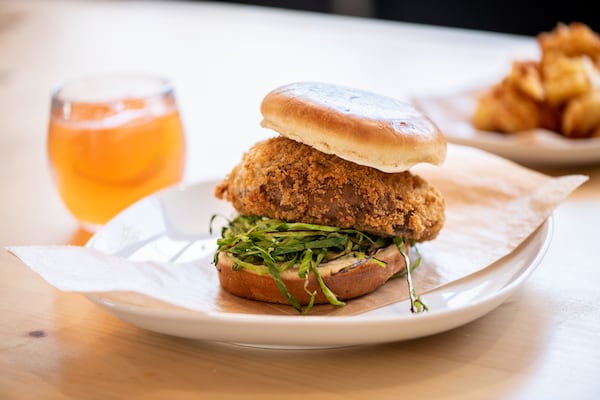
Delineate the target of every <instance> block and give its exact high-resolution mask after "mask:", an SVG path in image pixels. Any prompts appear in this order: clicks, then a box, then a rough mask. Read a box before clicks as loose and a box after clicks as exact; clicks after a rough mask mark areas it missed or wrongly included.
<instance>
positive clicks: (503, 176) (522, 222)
mask: <svg viewBox="0 0 600 400" xmlns="http://www.w3.org/2000/svg"><path fill="white" fill-rule="evenodd" d="M412 171H413V173H415V174H418V175H421V176H422V177H424V178H425V179H426V180H428V181H429V182H430V183H432V184H433V185H435V186H436V187H437V188H438V189H439V190H440V191H441V192H442V194H443V195H444V197H445V200H446V223H445V225H444V228H443V229H442V231H441V232H440V234H439V236H438V237H437V238H436V239H435V240H433V241H430V242H426V243H421V244H419V245H418V248H419V252H420V255H421V257H422V261H421V265H420V266H419V268H417V270H416V271H415V272H414V273H413V283H414V286H415V288H416V291H417V293H419V294H424V293H426V292H428V291H430V290H433V289H435V288H438V287H441V286H443V285H445V284H447V283H449V282H452V281H455V280H457V279H460V278H463V277H465V276H467V275H470V274H473V273H475V272H478V271H480V270H482V269H484V268H486V267H488V266H490V265H491V264H493V263H494V262H496V261H497V260H499V259H501V258H502V257H504V256H506V255H508V254H510V253H511V252H512V251H513V250H515V249H516V248H517V247H518V246H519V245H520V244H521V243H523V242H524V241H525V240H526V239H527V238H528V237H529V236H530V235H531V234H532V233H533V232H534V231H535V230H536V229H537V228H538V227H540V226H541V225H542V224H543V223H544V221H545V220H546V219H547V218H548V217H550V215H551V214H552V212H553V210H554V209H555V208H556V207H557V206H558V205H559V204H560V203H561V202H562V201H564V200H565V199H566V198H567V197H568V196H569V194H570V193H572V192H573V191H574V190H575V189H576V188H577V187H578V186H580V185H581V184H583V183H584V182H585V181H586V180H587V179H588V178H587V177H586V176H583V175H567V176H562V177H549V176H546V175H543V174H541V173H538V172H536V171H533V170H530V169H527V168H524V167H522V166H519V165H518V164H515V163H513V162H510V161H508V160H505V159H503V158H500V157H498V156H495V155H492V154H489V153H486V152H484V151H481V150H477V149H474V148H470V147H465V146H459V145H449V146H448V155H447V158H446V161H445V163H444V164H443V165H441V166H432V165H428V164H421V165H418V166H416V167H414V169H413V170H412ZM207 187H210V186H207ZM211 195H212V192H211ZM199 201H200V200H199ZM202 207H211V204H204V203H202ZM215 212H216V211H215ZM148 217H149V218H151V217H152V216H148ZM206 225H207V226H208V221H206ZM189 247H190V249H191V248H193V247H194V246H192V244H191V243H190V246H189ZM198 248H201V251H199V253H198V257H196V258H195V259H190V258H189V257H187V258H186V259H185V260H181V261H176V262H168V261H167V262H165V261H163V260H152V259H149V260H139V259H135V260H132V259H129V258H127V257H123V256H118V255H114V254H105V253H102V252H100V251H98V250H94V249H92V248H89V247H77V246H12V247H8V248H7V249H8V251H9V252H11V253H12V254H14V255H15V256H17V257H18V258H20V259H21V260H22V262H23V263H24V264H25V265H27V266H29V267H30V268H31V269H32V270H34V271H35V272H37V273H38V274H39V275H41V276H42V277H43V278H44V279H45V280H46V281H47V282H48V283H50V284H51V285H53V286H54V287H56V288H58V289H60V290H63V291H68V292H80V293H85V294H94V295H100V296H102V297H105V298H110V299H114V300H115V301H120V302H126V303H129V304H136V305H141V306H143V307H149V308H161V309H178V310H188V311H190V310H191V311H196V312H203V313H215V312H216V313H219V312H227V313H262V314H275V315H282V314H287V315H297V312H296V311H295V310H294V309H293V308H292V307H289V306H284V305H272V304H267V303H261V302H256V301H250V300H244V299H241V298H237V297H235V296H232V295H230V294H228V293H225V292H224V291H223V290H221V289H220V287H219V281H218V276H217V271H216V269H215V267H214V265H213V264H212V263H211V261H212V252H213V251H214V249H215V248H216V243H215V242H214V241H213V240H210V241H209V242H208V244H206V242H204V244H203V245H202V246H198ZM407 298H408V292H407V285H406V281H405V279H395V280H392V281H389V282H388V283H386V284H385V285H384V286H383V287H381V288H380V289H378V290H376V291H375V292H373V293H371V294H369V295H366V296H363V297H360V298H357V299H354V300H349V301H348V302H347V305H346V306H344V307H335V306H331V305H323V306H316V307H315V308H314V309H313V310H312V311H311V312H310V314H309V315H353V314H359V313H363V312H366V311H369V310H373V309H376V308H379V307H382V306H385V305H389V304H391V303H395V302H398V301H402V300H405V299H407Z"/></svg>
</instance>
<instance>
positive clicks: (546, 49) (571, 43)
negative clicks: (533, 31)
mask: <svg viewBox="0 0 600 400" xmlns="http://www.w3.org/2000/svg"><path fill="white" fill-rule="evenodd" d="M536 39H537V42H538V45H539V47H540V49H541V51H542V60H543V59H544V58H546V57H554V56H555V55H557V54H558V55H564V56H567V57H579V56H582V55H587V56H589V57H590V58H592V60H593V61H594V62H596V61H597V60H600V36H599V35H598V34H597V33H596V32H594V31H593V30H591V29H590V28H589V27H588V26H587V25H585V24H582V23H579V22H573V23H571V24H569V25H566V24H564V23H559V24H558V25H557V26H556V28H554V30H552V31H551V32H543V33H540V34H538V35H537V37H536Z"/></svg>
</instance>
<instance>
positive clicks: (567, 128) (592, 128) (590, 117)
mask: <svg viewBox="0 0 600 400" xmlns="http://www.w3.org/2000/svg"><path fill="white" fill-rule="evenodd" d="M562 131H563V133H564V134H565V136H568V137H572V138H583V137H590V136H594V135H597V134H599V133H600V90H595V91H591V92H587V93H585V94H583V95H581V96H579V97H577V98H575V99H573V100H571V101H570V102H569V103H568V104H567V106H566V108H565V111H564V114H563V120H562Z"/></svg>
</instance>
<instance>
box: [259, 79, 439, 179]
mask: <svg viewBox="0 0 600 400" xmlns="http://www.w3.org/2000/svg"><path fill="white" fill-rule="evenodd" d="M261 113H262V115H263V121H262V123H261V125H262V126H263V127H265V128H269V129H273V130H275V131H277V132H278V133H279V134H281V135H282V136H286V137H288V138H290V139H293V140H296V141H298V142H301V143H304V144H307V145H309V146H312V147H314V148H316V149H317V150H320V151H322V152H324V153H328V154H335V155H337V156H338V157H340V158H343V159H345V160H348V161H351V162H354V163H357V164H361V165H366V166H368V167H372V168H377V169H379V170H381V171H383V172H402V171H406V170H408V169H409V168H411V167H412V166H413V165H415V164H418V163H422V162H426V163H430V164H441V163H442V162H443V161H444V159H445V157H446V139H445V137H444V135H443V134H442V132H441V131H440V130H439V129H438V127H437V126H436V125H435V124H434V123H433V122H432V121H431V120H430V119H429V118H427V117H426V116H424V115H423V114H421V113H420V112H419V111H418V110H417V109H416V108H414V107H413V106H411V105H410V104H408V103H404V102H401V101H398V100H395V99H392V98H389V97H384V96H380V95H377V94H374V93H370V92H366V91H363V90H358V89H352V88H346V87H341V86H335V85H331V84H325V83H318V82H298V83H292V84H289V85H286V86H282V87H280V88H278V89H275V90H273V91H271V92H270V93H268V94H267V96H265V98H264V100H263V102H262V104H261Z"/></svg>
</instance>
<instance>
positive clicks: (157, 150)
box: [47, 74, 185, 231]
mask: <svg viewBox="0 0 600 400" xmlns="http://www.w3.org/2000/svg"><path fill="white" fill-rule="evenodd" d="M47 139H48V140H47V150H48V158H49V163H50V167H51V170H52V175H53V178H54V181H55V182H56V185H57V188H58V191H59V193H60V196H61V198H62V200H63V201H64V204H65V205H66V207H67V208H68V209H69V211H70V212H71V214H73V216H74V217H75V218H76V219H77V220H78V221H79V222H80V224H81V226H82V227H83V228H84V229H87V230H90V231H95V230H96V229H97V228H98V227H99V226H101V225H103V224H104V223H106V222H107V221H108V220H109V219H111V218H112V217H113V216H115V215H116V214H117V213H119V212H120V211H121V210H123V209H124V208H126V207H127V206H129V205H130V204H132V203H134V202H136V201H137V200H139V199H141V198H142V197H145V196H147V195H149V194H151V193H153V192H155V191H157V190H159V189H161V188H164V187H167V186H170V185H174V184H176V183H177V182H179V181H181V179H182V177H183V172H184V164H185V135H184V129H183V125H182V122H181V118H180V115H179V111H178V108H177V104H176V101H175V95H174V90H173V86H172V84H171V83H170V82H169V80H168V79H165V78H162V77H155V76H144V75H133V74H118V75H104V76H92V77H85V78H78V79H73V80H69V81H67V82H65V83H63V84H60V85H58V86H57V87H56V88H55V89H54V90H53V91H52V97H51V107H50V121H49V125H48V138H47Z"/></svg>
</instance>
